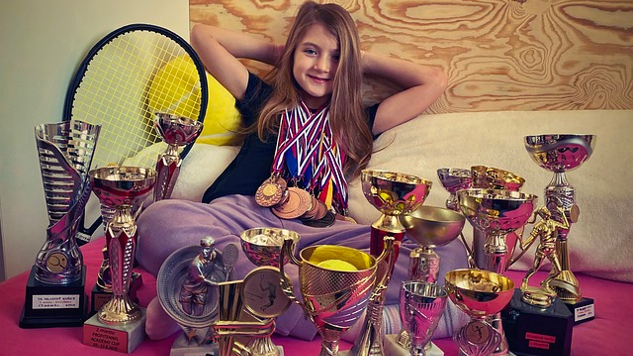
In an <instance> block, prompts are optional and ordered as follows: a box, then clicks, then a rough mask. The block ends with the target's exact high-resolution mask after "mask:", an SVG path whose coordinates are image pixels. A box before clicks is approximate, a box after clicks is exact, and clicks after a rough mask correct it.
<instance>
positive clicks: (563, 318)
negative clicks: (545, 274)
mask: <svg viewBox="0 0 633 356" xmlns="http://www.w3.org/2000/svg"><path fill="white" fill-rule="evenodd" d="M521 294H522V293H521V290H520V289H515V290H514V295H513V297H512V300H511V301H510V304H508V306H507V307H506V308H505V309H504V310H503V311H502V312H501V317H502V320H503V329H504V331H505V334H506V338H507V340H508V346H509V349H510V351H512V352H513V353H514V354H515V355H517V356H569V355H570V354H571V339H572V333H573V326H574V318H573V315H572V314H571V312H570V311H569V309H568V308H567V305H565V303H563V302H562V301H560V300H559V299H558V298H556V299H555V300H554V302H553V303H552V305H551V306H549V307H547V308H541V307H536V306H533V305H530V304H527V303H524V302H523V301H522V300H521Z"/></svg>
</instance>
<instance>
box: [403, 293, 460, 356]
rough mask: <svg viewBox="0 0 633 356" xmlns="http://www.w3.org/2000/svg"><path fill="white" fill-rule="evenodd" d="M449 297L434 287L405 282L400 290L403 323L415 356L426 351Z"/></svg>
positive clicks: (421, 354) (410, 348)
mask: <svg viewBox="0 0 633 356" xmlns="http://www.w3.org/2000/svg"><path fill="white" fill-rule="evenodd" d="M447 299H448V293H447V292H446V289H445V288H444V287H442V286H438V285H437V284H435V283H427V282H416V281H405V282H403V283H402V287H401V289H400V319H401V320H402V325H403V330H405V331H406V333H407V334H408V335H409V340H410V346H409V350H410V353H411V355H412V356H424V355H425V354H426V352H425V347H426V345H427V344H428V343H429V341H431V337H432V336H433V333H434V332H435V329H436V328H437V325H438V323H439V321H440V319H441V318H442V315H443V314H444V310H445V309H446V301H447Z"/></svg>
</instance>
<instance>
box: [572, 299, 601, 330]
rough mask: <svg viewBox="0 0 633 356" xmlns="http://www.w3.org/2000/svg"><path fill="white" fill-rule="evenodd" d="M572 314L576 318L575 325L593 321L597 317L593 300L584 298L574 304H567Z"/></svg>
mask: <svg viewBox="0 0 633 356" xmlns="http://www.w3.org/2000/svg"><path fill="white" fill-rule="evenodd" d="M565 305H566V306H567V308H568V309H569V311H570V312H571V314H572V315H573V316H574V325H578V324H582V323H584V322H587V321H589V320H593V319H594V318H595V316H596V311H595V309H594V304H593V299H592V298H584V297H583V298H582V299H581V300H580V301H578V302H576V303H574V304H568V303H565Z"/></svg>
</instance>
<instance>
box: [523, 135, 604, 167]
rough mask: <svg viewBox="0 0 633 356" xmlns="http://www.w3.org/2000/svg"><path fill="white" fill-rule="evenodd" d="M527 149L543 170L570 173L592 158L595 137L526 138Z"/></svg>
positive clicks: (546, 136)
mask: <svg viewBox="0 0 633 356" xmlns="http://www.w3.org/2000/svg"><path fill="white" fill-rule="evenodd" d="M524 140H525V149H526V150H527V151H528V153H529V155H530V157H531V158H532V160H533V161H534V162H536V164H538V165H539V166H540V167H541V168H544V169H546V170H548V171H551V172H569V171H571V170H573V169H575V168H578V167H579V166H580V165H581V164H583V163H584V162H585V161H586V160H588V159H589V157H591V154H592V153H593V150H594V147H595V145H596V136H595V135H575V134H561V135H559V134H549V135H534V136H525V138H524Z"/></svg>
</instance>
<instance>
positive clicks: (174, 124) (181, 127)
mask: <svg viewBox="0 0 633 356" xmlns="http://www.w3.org/2000/svg"><path fill="white" fill-rule="evenodd" d="M154 122H155V125H156V130H157V131H158V133H159V134H160V136H161V137H162V138H163V140H164V141H165V143H167V144H168V145H171V146H177V147H178V146H186V145H188V144H190V143H191V142H193V141H195V140H196V139H197V138H198V136H200V133H201V132H202V127H203V123H202V122H200V121H197V120H193V119H190V118H187V117H184V116H178V115H173V114H168V113H161V112H157V113H155V114H154Z"/></svg>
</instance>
